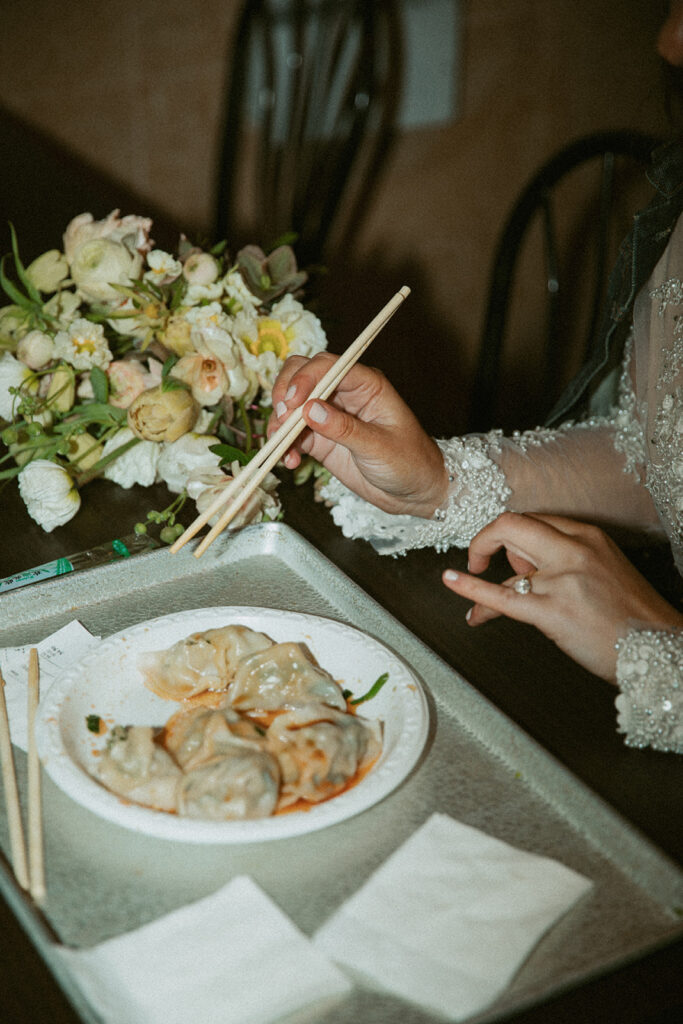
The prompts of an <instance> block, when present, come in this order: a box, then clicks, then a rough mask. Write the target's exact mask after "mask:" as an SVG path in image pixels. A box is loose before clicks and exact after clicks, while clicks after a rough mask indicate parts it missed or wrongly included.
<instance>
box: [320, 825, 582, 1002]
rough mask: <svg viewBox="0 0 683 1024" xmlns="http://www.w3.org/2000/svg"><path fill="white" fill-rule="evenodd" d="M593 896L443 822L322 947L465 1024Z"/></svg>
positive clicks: (396, 858) (550, 867)
mask: <svg viewBox="0 0 683 1024" xmlns="http://www.w3.org/2000/svg"><path fill="white" fill-rule="evenodd" d="M590 887H591V883H590V882H589V881H588V880H587V879H585V878H583V877H582V876H581V875H578V874H576V872H574V871H572V870H570V869H569V868H566V867H564V866H563V865H562V864H559V863H557V862H556V861H553V860H549V859H547V858H545V857H539V856H536V855H534V854H529V853H525V852H524V851H522V850H516V849H514V848H513V847H511V846H508V844H507V843H504V842H501V841H500V840H498V839H493V838H491V837H490V836H487V835H484V833H482V832H479V831H478V830H477V829H474V828H470V827H469V826H467V825H462V824H460V823H458V822H456V821H453V820H452V819H450V818H448V817H447V816H446V815H443V814H434V815H433V816H432V817H431V818H430V819H429V820H428V821H427V822H426V823H425V824H424V825H423V826H422V827H421V828H420V829H418V831H417V832H416V833H415V834H414V835H413V836H411V838H410V839H408V840H407V841H406V842H405V843H404V844H403V846H401V847H400V848H399V849H398V850H397V851H396V852H395V853H394V854H393V855H392V856H391V857H389V859H388V860H387V861H385V863H384V864H383V865H382V866H381V867H380V868H379V869H378V870H377V871H376V872H375V873H374V875H372V876H371V878H370V879H369V880H368V881H367V882H366V883H365V885H363V886H362V888H361V889H360V890H359V891H358V892H357V893H356V894H355V895H354V896H352V897H351V898H350V899H349V900H348V901H347V902H346V903H345V904H344V905H343V906H342V907H341V908H340V909H339V910H338V911H337V912H336V913H335V914H334V915H333V917H331V918H330V919H329V920H328V921H327V922H326V923H325V924H324V925H323V926H322V927H321V928H320V929H319V930H318V932H317V933H316V934H315V935H314V937H313V941H314V944H315V945H316V946H317V947H318V949H320V950H321V951H323V952H325V953H328V954H329V955H330V956H331V957H333V958H334V959H335V960H336V961H337V962H338V963H339V964H341V965H342V966H346V967H349V968H351V969H352V970H353V971H355V972H357V973H358V974H359V975H360V976H362V978H364V979H365V980H366V981H369V982H370V983H374V984H375V985H376V986H379V988H381V989H385V990H387V991H389V992H392V993H393V994H395V995H398V996H401V997H402V998H404V999H407V1000H410V1001H412V1002H414V1003H417V1004H419V1005H421V1006H423V1007H425V1008H427V1009H429V1010H431V1011H432V1012H435V1013H438V1014H441V1015H443V1016H445V1017H446V1018H447V1019H449V1020H454V1021H459V1020H464V1019H465V1018H466V1017H469V1016H471V1015H472V1014H474V1013H477V1012H478V1011H480V1010H482V1009H483V1008H484V1007H486V1006H488V1005H489V1003H491V1002H492V1001H493V1000H494V999H495V998H496V997H497V996H498V995H499V994H500V993H501V992H502V991H503V989H504V988H505V987H506V986H507V985H508V983H509V982H510V981H511V979H512V977H513V976H514V974H515V973H516V971H517V969H518V968H519V967H520V965H521V964H522V962H523V960H524V959H525V958H526V956H527V955H528V953H529V952H530V951H531V949H532V948H533V947H534V945H535V944H536V943H537V942H538V940H539V939H540V937H541V936H542V935H543V933H544V932H545V931H546V930H547V929H548V928H549V927H550V926H551V925H552V924H553V923H554V922H555V921H557V920H558V919H559V917H560V916H561V915H562V914H564V913H565V912H566V911H567V910H568V909H569V908H570V907H571V906H572V904H574V903H575V902H576V900H578V899H579V898H580V897H581V896H582V895H583V894H584V893H585V892H587V890H588V889H589V888H590Z"/></svg>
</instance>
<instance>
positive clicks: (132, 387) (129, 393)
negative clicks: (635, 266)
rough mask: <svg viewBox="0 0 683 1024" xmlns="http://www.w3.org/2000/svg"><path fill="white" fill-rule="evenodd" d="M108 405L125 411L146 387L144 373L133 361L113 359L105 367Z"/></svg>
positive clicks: (138, 364)
mask: <svg viewBox="0 0 683 1024" xmlns="http://www.w3.org/2000/svg"><path fill="white" fill-rule="evenodd" d="M107 376H108V378H109V404H110V405H113V406H115V407H116V408H117V409H127V408H128V406H129V405H130V404H131V402H133V401H134V400H135V399H136V398H137V397H138V395H139V394H141V393H142V392H143V391H144V390H145V387H146V384H145V377H146V374H145V371H144V370H143V368H142V366H141V365H140V363H138V362H137V361H136V360H135V359H115V360H114V362H113V363H110V364H109V366H108V367H107Z"/></svg>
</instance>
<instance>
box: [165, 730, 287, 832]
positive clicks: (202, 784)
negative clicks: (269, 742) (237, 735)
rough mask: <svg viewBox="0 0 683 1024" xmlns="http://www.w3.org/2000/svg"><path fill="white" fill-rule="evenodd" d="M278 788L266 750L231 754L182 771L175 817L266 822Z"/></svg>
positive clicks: (236, 750)
mask: <svg viewBox="0 0 683 1024" xmlns="http://www.w3.org/2000/svg"><path fill="white" fill-rule="evenodd" d="M279 788H280V769H279V765H278V763H277V760H276V759H275V758H274V757H273V756H272V754H269V753H267V752H266V751H265V750H249V749H247V748H244V747H232V748H231V749H230V752H229V753H227V754H224V755H223V756H220V757H214V758H212V759H211V760H210V761H203V762H202V763H201V764H198V765H196V767H194V768H191V769H190V770H189V771H185V772H184V773H183V776H182V781H181V783H180V785H179V787H178V813H179V814H180V815H183V816H184V817H187V818H203V819H208V820H211V821H231V820H234V819H239V820H245V819H248V818H267V817H269V816H270V815H271V814H272V813H273V811H274V810H275V807H276V804H277V799H278V793H279Z"/></svg>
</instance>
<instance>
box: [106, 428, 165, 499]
mask: <svg viewBox="0 0 683 1024" xmlns="http://www.w3.org/2000/svg"><path fill="white" fill-rule="evenodd" d="M134 439H135V434H134V433H133V431H132V430H131V429H130V428H129V427H123V428H122V429H121V430H119V431H117V433H116V434H114V436H113V437H110V438H109V440H108V441H107V442H106V443H105V445H104V448H103V449H102V458H106V456H107V455H110V454H111V453H112V452H115V451H116V450H117V448H121V447H122V445H124V444H127V443H128V442H129V441H133V440H134ZM160 454H161V447H160V445H158V444H156V443H155V442H154V441H139V442H138V444H134V445H133V446H132V447H131V448H129V449H128V451H127V452H123V454H122V455H119V457H118V458H117V459H114V461H113V462H110V463H109V465H108V466H107V467H106V468H105V470H104V476H105V478H106V479H107V480H112V481H113V482H114V483H115V484H118V485H119V487H132V486H133V485H134V484H140V485H141V486H142V487H151V485H152V484H153V483H154V481H155V480H156V475H157V464H158V462H159V456H160Z"/></svg>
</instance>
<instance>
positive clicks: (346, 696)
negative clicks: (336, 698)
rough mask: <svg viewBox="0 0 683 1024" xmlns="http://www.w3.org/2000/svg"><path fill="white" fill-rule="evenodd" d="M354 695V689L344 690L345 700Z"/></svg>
mask: <svg viewBox="0 0 683 1024" xmlns="http://www.w3.org/2000/svg"><path fill="white" fill-rule="evenodd" d="M352 696H353V690H342V697H343V698H344V700H348V699H349V697H352Z"/></svg>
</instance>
